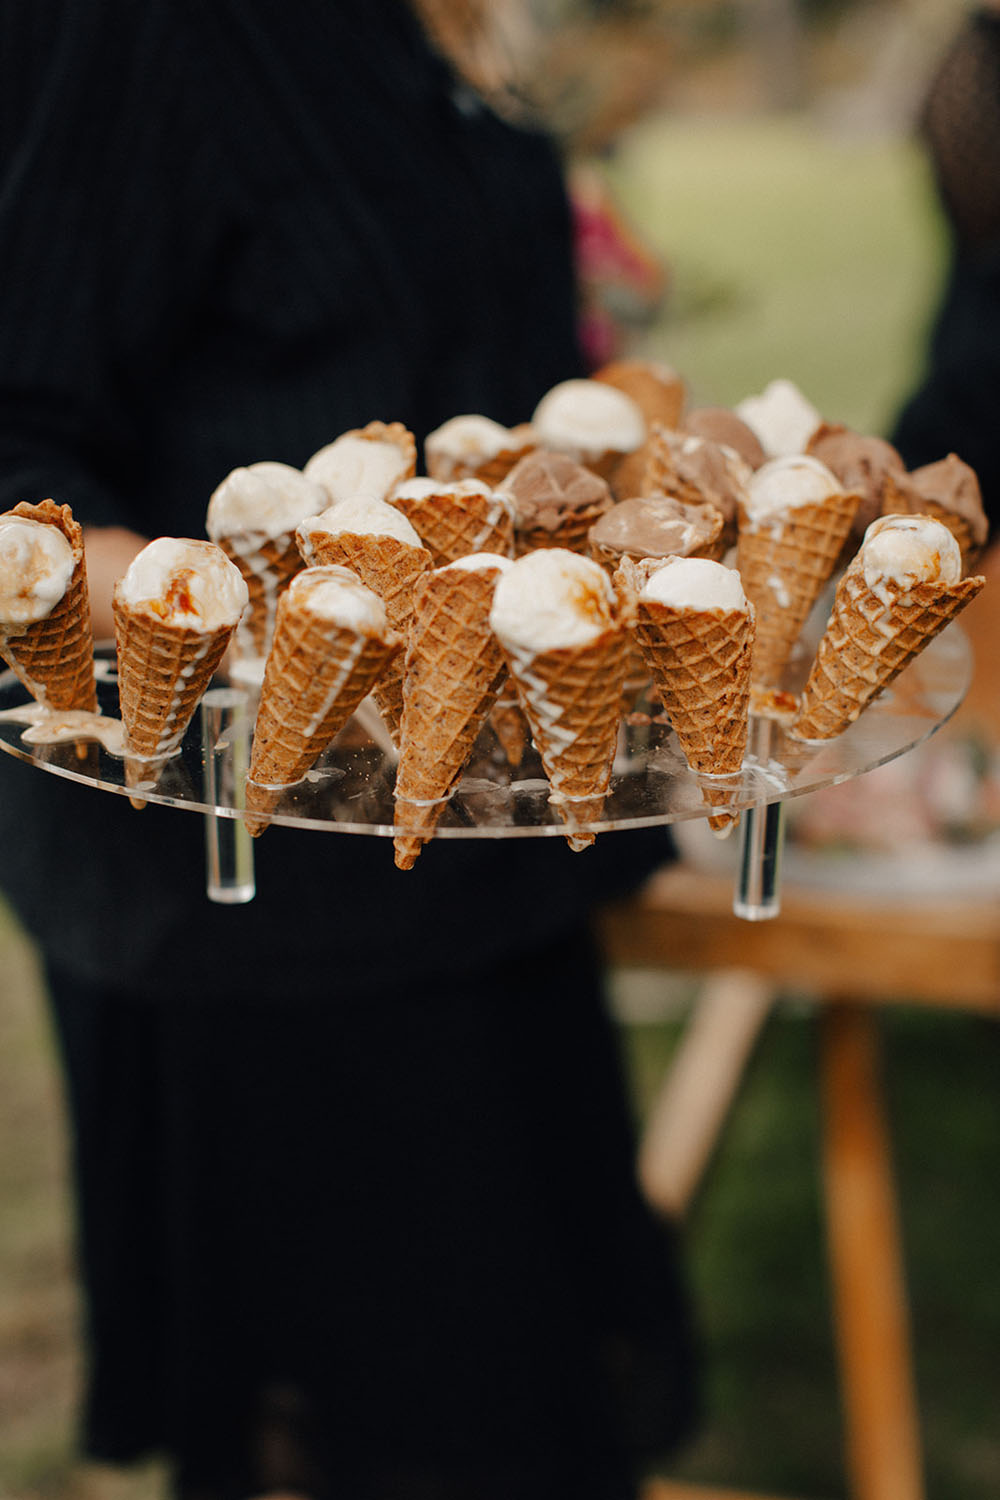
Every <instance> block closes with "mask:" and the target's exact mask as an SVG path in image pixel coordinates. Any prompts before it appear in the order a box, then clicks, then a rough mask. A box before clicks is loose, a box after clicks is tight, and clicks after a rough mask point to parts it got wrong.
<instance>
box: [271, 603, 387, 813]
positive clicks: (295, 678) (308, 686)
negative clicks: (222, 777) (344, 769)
mask: <svg viewBox="0 0 1000 1500" xmlns="http://www.w3.org/2000/svg"><path fill="white" fill-rule="evenodd" d="M402 645H403V641H402V637H401V636H399V635H398V634H397V633H396V632H395V631H391V632H390V633H389V634H388V635H386V636H385V637H382V636H377V635H362V634H359V633H358V632H357V631H356V630H351V629H347V628H345V627H344V626H342V625H338V624H337V623H336V622H335V621H333V620H329V619H323V618H321V617H319V616H317V614H316V612H315V611H314V610H311V609H309V608H307V607H306V606H305V605H304V604H303V603H302V602H301V601H299V602H296V601H294V600H293V599H292V597H291V595H290V594H287V593H286V594H282V596H281V598H280V599H279V600H278V611H277V619H276V621H275V629H274V643H273V645H272V647H271V653H270V655H269V656H268V659H267V666H266V668H265V670H264V683H263V686H262V688H261V696H260V707H259V708H258V710H257V722H256V725H255V728H254V737H253V748H252V750H251V754H250V770H249V773H248V777H247V809H248V812H249V813H250V814H252V816H248V817H247V819H246V823H247V827H248V828H249V830H250V832H251V833H252V834H254V835H257V834H260V833H262V832H263V831H264V829H265V828H266V827H267V822H268V820H269V817H270V814H271V813H273V811H274V808H275V806H276V804H277V801H278V799H279V798H280V796H281V792H282V790H283V788H285V787H286V786H291V785H293V784H294V783H295V782H297V781H301V779H302V777H303V776H304V775H305V774H306V772H307V771H308V770H309V768H310V766H312V765H313V764H314V762H315V761H316V760H317V759H318V757H319V756H320V755H321V754H322V753H323V751H324V750H325V749H326V747H327V746H328V745H329V744H330V742H331V740H332V739H333V738H334V736H335V735H336V734H337V733H338V732H339V730H341V729H342V728H343V726H344V725H345V724H346V723H347V721H348V719H349V718H350V717H351V715H352V714H353V712H354V710H355V709H356V708H357V706H358V704H359V703H360V702H361V700H362V698H364V697H365V696H366V695H367V694H368V693H369V692H371V690H372V688H373V686H374V685H375V683H376V682H377V681H378V679H379V677H380V676H381V675H382V673H383V671H384V670H385V668H386V665H387V664H388V663H389V662H390V661H391V660H392V659H393V657H395V656H396V655H397V654H398V653H399V652H400V651H401V649H402Z"/></svg>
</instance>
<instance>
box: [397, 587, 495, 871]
mask: <svg viewBox="0 0 1000 1500" xmlns="http://www.w3.org/2000/svg"><path fill="white" fill-rule="evenodd" d="M497 576H498V575H497V571H496V570H495V569H490V570H488V571H484V572H474V573H473V572H466V571H464V570H452V569H449V570H448V571H446V572H444V573H428V574H427V575H426V577H424V578H422V579H421V580H420V581H419V582H418V584H417V586H416V588H415V590H414V612H413V620H412V622H411V625H410V638H409V645H408V647H407V651H406V667H405V676H404V680H403V721H402V729H401V733H400V755H399V766H398V769H397V772H396V825H397V827H398V828H400V829H401V830H404V832H402V833H400V834H399V835H398V836H397V838H396V841H395V844H396V863H397V865H399V867H400V869H404V870H406V869H409V868H410V867H411V866H412V865H413V863H414V861H415V860H416V858H417V855H418V854H419V853H420V849H421V847H422V845H423V844H424V843H425V842H426V840H427V839H428V838H429V837H430V836H431V834H432V833H433V832H434V829H435V827H436V825H437V822H438V819H439V818H440V816H441V813H442V811H443V810H444V803H445V799H446V798H447V797H448V795H449V794H450V793H451V791H452V790H453V788H454V787H455V785H456V784H457V782H458V779H459V777H460V775H461V773H462V768H463V767H464V765H465V763H466V761H467V760H468V759H469V756H470V755H471V754H472V749H473V746H474V745H475V742H476V737H477V736H478V734H479V731H480V729H481V728H482V726H483V723H484V722H485V720H486V716H487V715H488V713H489V711H490V709H491V708H492V707H493V704H494V703H495V701H496V696H497V690H498V688H499V686H500V684H501V682H503V680H504V679H505V677H506V674H507V668H506V663H505V661H504V657H503V653H502V652H501V650H500V646H499V643H498V642H497V640H496V637H495V636H494V635H493V632H492V631H491V629H490V622H489V615H490V606H491V604H492V602H493V588H494V584H495V582H496V578H497Z"/></svg>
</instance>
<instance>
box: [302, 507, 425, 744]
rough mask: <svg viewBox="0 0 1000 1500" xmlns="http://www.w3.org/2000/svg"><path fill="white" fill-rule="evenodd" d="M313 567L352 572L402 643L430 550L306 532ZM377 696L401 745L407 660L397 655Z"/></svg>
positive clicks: (386, 539)
mask: <svg viewBox="0 0 1000 1500" xmlns="http://www.w3.org/2000/svg"><path fill="white" fill-rule="evenodd" d="M307 537H308V546H309V555H308V556H307V559H306V560H307V562H309V563H311V564H312V563H319V564H325V563H333V564H336V565H338V566H339V567H342V568H350V569H351V571H352V572H354V573H356V574H357V575H358V577H359V578H360V579H361V582H362V583H365V584H367V585H368V587H369V588H370V589H372V590H373V592H374V593H376V594H378V596H379V598H380V599H381V600H382V603H383V604H384V605H385V612H386V614H387V616H388V618H389V624H390V625H391V626H392V628H393V629H394V630H397V631H398V632H399V634H400V635H401V636H403V638H404V640H405V638H406V634H407V631H408V630H409V628H410V618H411V616H412V614H413V587H414V584H415V583H416V581H417V579H418V578H419V577H420V575H421V573H424V572H426V570H427V569H428V568H429V567H430V566H431V554H430V553H429V552H428V550H427V548H426V547H413V546H411V545H410V544H409V543H408V542H401V541H399V540H398V538H397V537H393V536H374V535H371V534H370V533H359V532H353V531H340V532H337V533H335V534H333V533H330V532H325V531H314V532H308V533H307ZM373 697H374V699H375V702H376V703H377V704H378V709H379V713H380V714H381V715H382V718H383V721H384V723H385V727H386V728H387V729H388V731H389V734H390V735H391V737H392V742H393V744H394V745H398V744H399V725H400V720H401V719H402V716H403V659H402V656H401V655H397V656H396V657H394V658H393V660H392V661H390V662H389V664H388V666H387V667H386V669H385V671H384V672H383V673H382V676H381V678H380V679H379V682H378V684H377V686H376V687H375V689H374V692H373Z"/></svg>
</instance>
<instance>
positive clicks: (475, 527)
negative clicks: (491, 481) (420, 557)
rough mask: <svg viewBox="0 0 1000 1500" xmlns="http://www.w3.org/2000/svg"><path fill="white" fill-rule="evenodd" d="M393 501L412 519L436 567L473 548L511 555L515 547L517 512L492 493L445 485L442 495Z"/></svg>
mask: <svg viewBox="0 0 1000 1500" xmlns="http://www.w3.org/2000/svg"><path fill="white" fill-rule="evenodd" d="M391 503H392V505H393V506H394V508H395V509H396V510H399V511H402V513H403V515H404V516H405V517H406V519H407V520H408V521H409V523H410V525H411V526H412V527H413V529H414V531H415V532H416V533H417V535H418V536H419V537H420V540H421V541H422V542H423V544H424V546H425V547H426V548H427V550H428V552H429V553H430V554H431V557H432V559H433V563H434V566H435V567H436V568H441V567H444V566H445V564H447V563H451V562H456V561H457V560H458V558H460V557H468V556H470V554H471V553H473V552H499V554H500V555H501V557H510V556H511V554H512V552H513V550H514V515H513V512H512V510H511V508H510V506H509V505H508V504H507V503H505V501H504V500H503V499H501V498H500V497H498V496H495V495H493V494H492V493H489V494H483V493H475V494H463V493H461V492H455V491H449V490H447V489H444V488H443V489H442V492H441V494H440V495H428V496H425V497H424V498H423V499H420V500H414V499H408V498H407V497H406V496H399V497H397V498H394V499H393V500H392V502H391Z"/></svg>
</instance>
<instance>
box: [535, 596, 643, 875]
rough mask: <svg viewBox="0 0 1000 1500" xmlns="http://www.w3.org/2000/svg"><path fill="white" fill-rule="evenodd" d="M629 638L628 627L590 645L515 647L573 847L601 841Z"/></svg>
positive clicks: (540, 747) (539, 747)
mask: <svg viewBox="0 0 1000 1500" xmlns="http://www.w3.org/2000/svg"><path fill="white" fill-rule="evenodd" d="M628 650H629V637H628V634H627V632H626V630H625V629H624V627H623V626H622V625H618V626H616V627H614V628H613V629H611V630H606V631H604V632H603V634H602V635H600V636H598V638H597V639H596V640H595V641H593V642H591V643H590V644H589V645H587V646H578V647H563V648H560V649H558V650H553V651H539V652H536V653H527V654H524V655H520V654H516V653H514V652H509V653H508V654H507V661H508V665H509V667H510V675H511V677H512V679H513V681H514V684H515V686H516V688H517V693H518V697H519V699H520V702H521V707H522V708H523V710H524V714H525V718H526V719H527V720H528V724H529V725H530V727H531V733H532V738H533V739H534V742H535V747H536V749H537V750H538V753H539V755H540V757H541V761H542V765H543V767H544V769H545V774H546V776H547V777H548V779H549V784H550V786H551V788H552V791H551V800H552V801H553V802H554V803H555V804H556V806H557V808H558V810H559V813H560V816H561V817H562V819H563V821H564V822H565V824H566V829H567V832H566V837H567V839H568V841H569V844H570V847H571V848H572V849H577V850H579V849H585V848H586V847H587V845H588V844H592V843H593V842H594V836H595V835H594V833H593V831H592V830H591V829H589V828H588V827H587V825H588V824H592V823H594V822H595V821H596V820H597V819H598V818H599V817H600V815H601V812H602V810H603V807H604V802H605V798H606V796H607V791H608V787H609V785H610V782H611V766H612V762H613V761H614V755H615V747H616V744H617V740H618V726H619V723H620V722H621V699H622V690H623V686H624V681H625V670H626V665H627V662H628Z"/></svg>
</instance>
